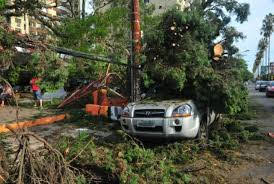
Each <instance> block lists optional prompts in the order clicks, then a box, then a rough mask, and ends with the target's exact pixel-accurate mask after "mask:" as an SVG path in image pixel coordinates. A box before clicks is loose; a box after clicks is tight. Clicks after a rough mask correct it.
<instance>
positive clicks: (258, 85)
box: [255, 81, 262, 90]
mask: <svg viewBox="0 0 274 184" xmlns="http://www.w3.org/2000/svg"><path fill="white" fill-rule="evenodd" d="M261 82H262V81H256V83H255V90H258V89H259V88H260V84H261Z"/></svg>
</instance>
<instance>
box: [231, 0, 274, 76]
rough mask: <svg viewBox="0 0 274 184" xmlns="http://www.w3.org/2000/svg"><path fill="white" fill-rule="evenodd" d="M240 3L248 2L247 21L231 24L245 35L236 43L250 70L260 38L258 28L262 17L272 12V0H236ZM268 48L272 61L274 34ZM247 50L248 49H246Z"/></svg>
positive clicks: (273, 55) (273, 11)
mask: <svg viewBox="0 0 274 184" xmlns="http://www.w3.org/2000/svg"><path fill="white" fill-rule="evenodd" d="M238 2H241V3H249V4H250V16H249V17H248V21H247V22H244V23H243V24H238V23H236V22H233V23H232V25H233V26H235V27H236V28H237V30H238V31H241V32H243V33H244V35H245V36H246V39H244V40H240V41H238V42H237V43H236V45H237V46H238V47H239V48H240V52H239V53H240V54H241V55H242V56H243V57H244V59H245V60H246V61H247V64H248V68H249V70H250V71H252V68H253V63H254V61H255V57H256V53H257V46H258V42H259V40H260V39H261V38H262V36H261V35H260V29H261V27H262V22H263V19H264V17H265V16H266V15H267V14H269V13H273V14H274V1H273V0H238ZM271 43H273V44H272V45H270V49H271V54H270V56H271V58H270V61H273V62H274V36H272V38H271ZM246 50H249V51H246Z"/></svg>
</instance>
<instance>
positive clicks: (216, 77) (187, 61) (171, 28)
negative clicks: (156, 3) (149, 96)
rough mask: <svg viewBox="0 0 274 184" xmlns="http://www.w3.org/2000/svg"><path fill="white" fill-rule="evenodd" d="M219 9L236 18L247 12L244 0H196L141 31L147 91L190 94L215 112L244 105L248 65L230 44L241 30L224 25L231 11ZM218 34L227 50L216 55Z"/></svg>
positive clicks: (238, 109) (243, 17) (241, 18)
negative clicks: (184, 9)
mask: <svg viewBox="0 0 274 184" xmlns="http://www.w3.org/2000/svg"><path fill="white" fill-rule="evenodd" d="M220 2H223V3H220ZM223 9H226V10H227V11H228V12H229V13H234V14H236V20H238V21H239V22H243V21H245V20H246V19H247V15H248V12H249V7H248V5H247V4H240V3H237V2H236V1H229V2H228V1H214V0H213V1H207V3H205V2H203V3H201V2H200V1H194V3H193V4H192V5H191V6H190V7H189V8H188V9H187V10H186V11H184V12H182V11H178V10H171V11H169V12H167V13H165V14H164V16H163V17H162V21H161V23H160V24H158V25H157V26H156V27H155V29H154V30H153V31H152V32H149V33H147V34H146V35H145V36H146V38H145V41H146V48H145V53H144V54H145V56H146V60H145V62H144V63H143V66H144V74H143V81H144V82H143V84H144V85H143V86H144V90H145V91H149V89H151V88H154V89H156V90H157V98H159V96H162V97H164V98H166V97H168V98H191V99H194V100H196V101H197V102H198V103H199V104H200V106H201V108H206V107H207V106H209V107H210V108H211V109H213V110H214V111H215V112H217V113H229V114H237V113H239V112H242V111H245V110H246V108H247V89H246V88H245V86H244V81H246V80H248V79H249V78H247V77H246V76H247V75H248V70H247V65H246V63H245V61H244V60H243V59H241V58H240V57H237V56H236V55H235V54H237V52H238V50H239V49H238V48H237V47H236V46H235V45H233V43H234V41H235V40H238V39H241V38H244V36H243V35H242V33H239V32H237V31H236V29H235V28H233V27H230V26H229V25H228V23H229V22H230V19H229V15H226V14H225V12H224V11H223ZM240 10H241V11H240ZM218 38H222V40H221V41H220V42H219V43H221V44H222V45H223V47H224V50H225V55H223V56H222V58H221V59H220V60H218V61H216V60H213V57H214V55H213V54H212V53H213V46H214V44H216V39H218Z"/></svg>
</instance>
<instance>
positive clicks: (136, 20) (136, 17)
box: [131, 0, 142, 101]
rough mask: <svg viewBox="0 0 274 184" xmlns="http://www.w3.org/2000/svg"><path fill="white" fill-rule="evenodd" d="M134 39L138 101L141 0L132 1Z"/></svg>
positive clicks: (134, 84)
mask: <svg viewBox="0 0 274 184" xmlns="http://www.w3.org/2000/svg"><path fill="white" fill-rule="evenodd" d="M132 11H133V15H132V37H133V53H132V54H133V66H134V68H132V70H133V72H132V77H131V78H132V80H131V83H132V85H131V86H132V89H131V91H132V93H131V95H132V101H138V100H139V99H140V96H141V94H140V93H141V92H140V91H141V89H140V71H139V69H138V68H139V66H140V58H139V56H140V53H141V48H142V45H141V25H140V5H139V0H132Z"/></svg>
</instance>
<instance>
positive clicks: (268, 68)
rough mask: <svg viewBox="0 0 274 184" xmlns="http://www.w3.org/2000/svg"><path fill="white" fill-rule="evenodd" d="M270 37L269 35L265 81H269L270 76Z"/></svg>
mask: <svg viewBox="0 0 274 184" xmlns="http://www.w3.org/2000/svg"><path fill="white" fill-rule="evenodd" d="M270 42H271V40H270V35H269V46H268V63H267V79H268V80H269V81H270V80H271V76H270Z"/></svg>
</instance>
